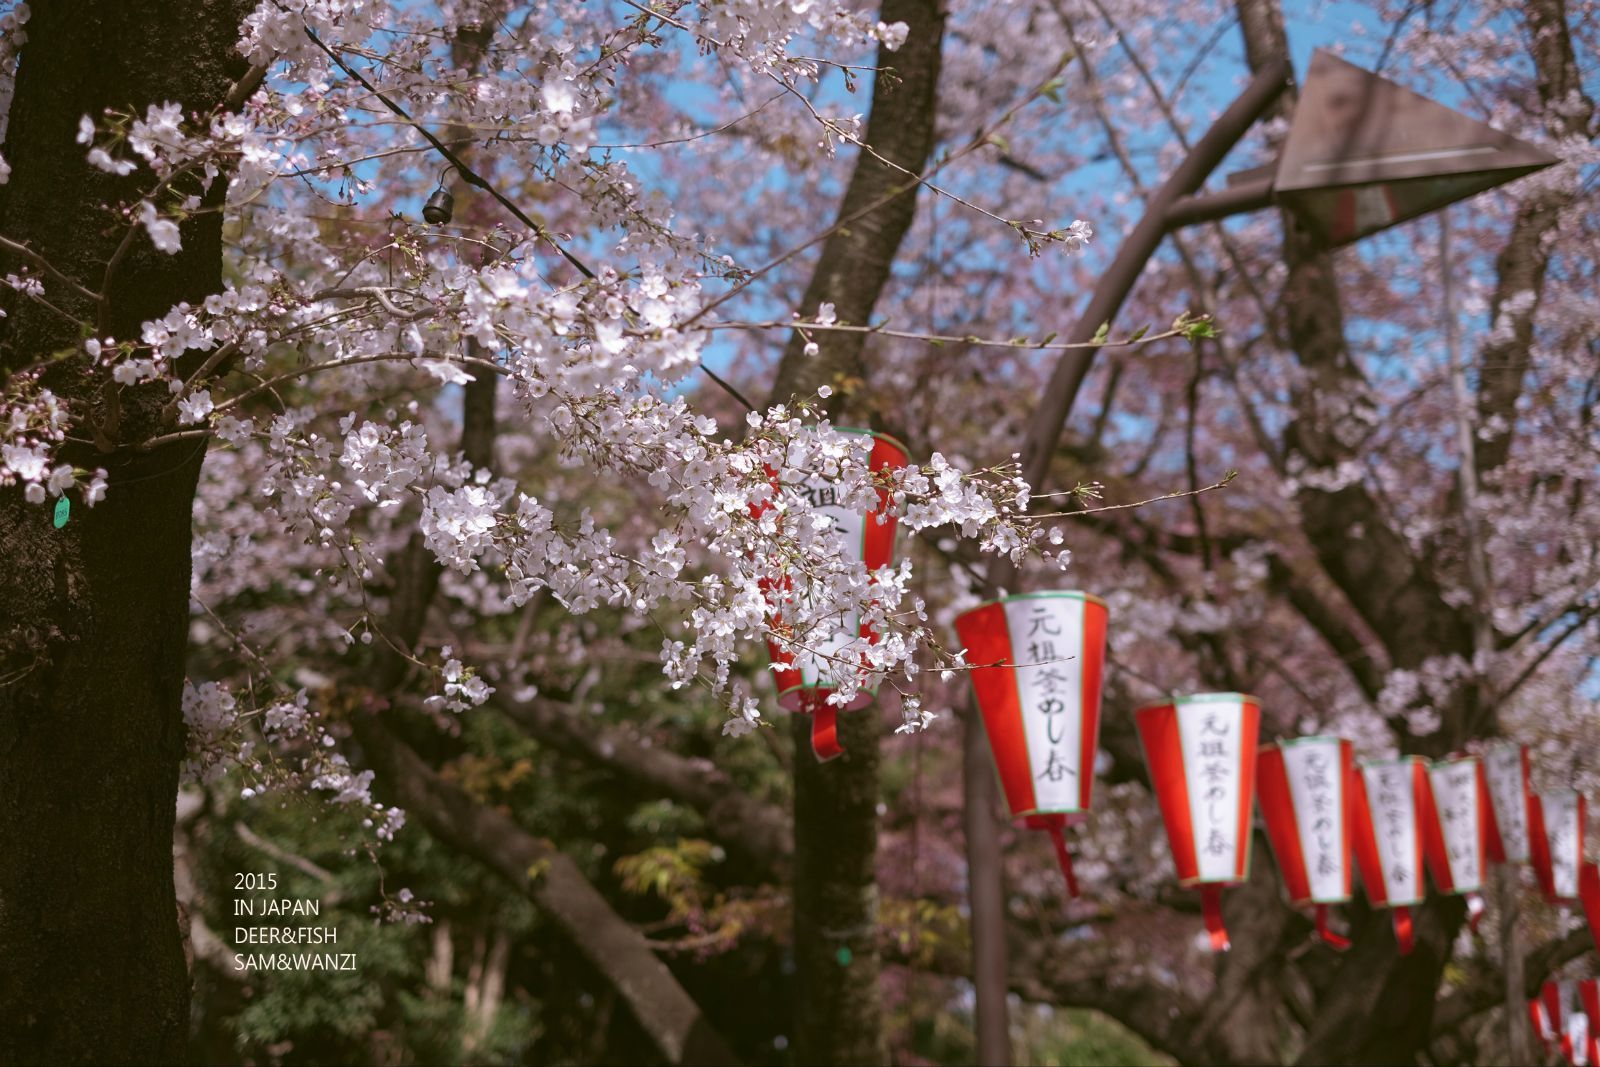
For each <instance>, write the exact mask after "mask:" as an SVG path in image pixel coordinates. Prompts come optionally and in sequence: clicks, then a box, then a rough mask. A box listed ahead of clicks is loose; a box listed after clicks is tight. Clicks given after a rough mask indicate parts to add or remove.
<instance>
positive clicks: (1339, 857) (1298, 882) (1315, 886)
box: [1256, 737, 1355, 949]
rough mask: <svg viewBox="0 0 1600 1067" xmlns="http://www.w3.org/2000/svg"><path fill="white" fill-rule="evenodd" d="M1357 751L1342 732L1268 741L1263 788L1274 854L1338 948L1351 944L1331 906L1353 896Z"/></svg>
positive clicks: (1292, 895)
mask: <svg viewBox="0 0 1600 1067" xmlns="http://www.w3.org/2000/svg"><path fill="white" fill-rule="evenodd" d="M1354 773H1355V755H1354V753H1353V751H1352V749H1351V746H1350V742H1348V741H1345V740H1342V739H1341V738H1337V737H1297V738H1293V739H1290V740H1284V741H1278V742H1275V743H1273V744H1270V745H1262V746H1261V750H1260V753H1259V755H1258V756H1257V758H1256V793H1257V799H1258V801H1259V803H1260V805H1261V817H1262V819H1263V820H1264V821H1265V822H1266V825H1267V838H1268V840H1270V841H1271V842H1272V854H1273V856H1274V857H1275V858H1276V859H1277V861H1278V869H1279V870H1280V871H1282V872H1283V884H1284V885H1285V886H1286V887H1287V888H1288V890H1289V900H1290V901H1291V902H1292V903H1293V904H1294V906H1295V907H1297V908H1300V907H1305V906H1306V905H1307V904H1311V905H1313V906H1314V907H1315V911H1316V921H1317V935H1318V936H1319V937H1321V938H1322V940H1324V941H1326V942H1327V943H1328V944H1330V945H1332V946H1333V947H1334V948H1338V949H1345V948H1349V947H1350V942H1349V941H1348V940H1346V939H1345V938H1343V937H1341V936H1339V935H1338V934H1336V933H1334V932H1333V931H1332V930H1331V929H1329V927H1328V906H1329V905H1330V904H1343V903H1344V902H1345V901H1347V900H1349V899H1350V880H1351V879H1350V870H1351V860H1350V834H1351V821H1352V820H1351V817H1350V816H1351V810H1350V806H1351V803H1352V801H1353V800H1354V793H1353V790H1352V789H1351V788H1350V778H1351V775H1353V774H1354Z"/></svg>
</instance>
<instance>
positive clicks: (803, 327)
mask: <svg viewBox="0 0 1600 1067" xmlns="http://www.w3.org/2000/svg"><path fill="white" fill-rule="evenodd" d="M1210 321H1211V317H1210V316H1209V315H1201V316H1199V317H1197V318H1193V319H1185V320H1183V324H1182V325H1180V326H1175V327H1173V328H1172V329H1169V330H1164V331H1162V332H1161V333H1153V334H1146V333H1138V334H1131V335H1129V336H1127V337H1123V338H1115V339H1112V338H1105V339H1099V340H1094V341H1082V342H1068V341H1055V340H1053V338H1054V337H1055V336H1056V335H1055V334H1053V333H1052V334H1049V335H1047V336H1046V337H1044V338H1043V339H1042V340H1034V339H1033V338H1031V337H1011V338H1005V339H1001V338H995V337H979V336H977V335H976V334H945V333H922V332H919V331H916V330H896V329H891V328H890V327H888V326H886V325H878V326H856V325H852V324H850V323H844V322H830V323H820V322H803V321H799V320H791V321H789V322H783V321H780V320H777V319H769V320H766V321H760V322H716V323H708V324H707V325H705V326H701V327H699V329H702V330H705V331H707V332H713V331H716V330H798V331H799V332H800V333H802V334H808V333H812V332H814V331H815V332H834V333H865V334H874V335H877V336H880V337H897V338H902V339H904V340H908V341H925V342H927V343H929V344H935V345H946V344H964V345H975V346H977V347H979V348H1021V349H1027V350H1029V351H1058V350H1062V349H1075V348H1128V347H1131V346H1133V345H1143V344H1150V343H1152V342H1154V341H1165V340H1169V339H1171V338H1174V337H1191V336H1193V332H1194V329H1195V326H1196V325H1197V324H1200V323H1209V322H1210ZM638 332H639V333H640V334H641V335H644V334H646V333H648V332H649V331H638Z"/></svg>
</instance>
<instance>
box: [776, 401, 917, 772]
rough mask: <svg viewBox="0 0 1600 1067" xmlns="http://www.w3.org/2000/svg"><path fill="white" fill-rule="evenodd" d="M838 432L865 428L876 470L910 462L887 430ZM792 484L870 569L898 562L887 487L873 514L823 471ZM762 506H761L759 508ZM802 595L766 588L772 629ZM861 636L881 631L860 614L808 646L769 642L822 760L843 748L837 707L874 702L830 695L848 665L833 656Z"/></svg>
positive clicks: (783, 688) (783, 700)
mask: <svg viewBox="0 0 1600 1067" xmlns="http://www.w3.org/2000/svg"><path fill="white" fill-rule="evenodd" d="M835 432H837V433H845V434H863V435H866V436H868V437H871V438H872V439H873V444H872V452H871V454H870V456H869V459H868V464H869V469H870V470H871V471H872V473H873V475H874V476H877V475H879V474H880V473H882V472H885V471H894V470H899V469H900V468H901V467H904V466H905V465H906V464H907V463H908V462H910V460H909V457H908V455H907V453H906V449H905V446H904V445H902V444H901V443H900V442H899V441H896V440H895V439H894V438H892V437H889V436H887V435H885V434H881V433H877V432H876V431H873V430H857V429H849V428H845V427H836V428H835ZM791 490H792V491H794V492H797V493H799V494H800V495H802V496H804V497H806V499H807V500H808V501H809V502H810V503H811V505H812V507H813V508H814V509H815V510H817V511H819V512H821V513H823V514H825V515H827V516H828V517H829V518H831V519H833V522H834V526H835V527H836V528H837V529H838V531H839V533H840V534H841V535H843V540H844V551H845V553H846V555H847V556H848V557H849V558H850V559H852V560H855V561H857V562H860V563H864V564H865V565H866V567H867V570H868V571H876V570H878V569H879V568H880V567H887V566H890V565H891V564H893V563H894V548H895V530H896V528H897V527H898V525H899V522H898V520H897V519H896V518H895V517H894V515H893V514H892V513H891V512H889V510H888V508H889V498H888V493H886V492H885V491H883V490H881V489H880V490H879V491H878V507H877V508H876V509H875V510H874V511H872V512H871V513H870V514H867V515H863V514H861V513H860V512H859V511H854V510H851V509H849V508H845V507H841V506H839V504H838V503H837V500H838V498H839V494H838V485H837V483H836V482H835V481H833V480H830V479H828V478H824V477H822V476H821V475H811V476H810V477H808V478H807V479H806V480H805V481H804V482H803V483H802V484H800V485H798V486H794V487H791ZM763 510H765V509H764V508H757V513H758V514H759V513H760V512H761V511H763ZM804 595H805V593H804V590H793V589H790V588H788V587H787V585H786V586H785V588H784V589H783V590H782V591H781V592H780V591H779V590H777V589H769V590H768V596H769V598H770V599H771V600H772V601H773V602H774V612H773V619H772V625H773V628H774V629H777V628H779V627H781V626H782V625H783V610H782V602H783V600H785V599H793V598H800V597H803V596H804ZM858 638H864V639H866V640H867V641H869V642H873V643H875V642H876V641H877V640H878V635H877V634H876V633H874V632H873V630H872V628H871V627H870V626H868V625H867V624H866V623H864V622H861V621H860V619H859V617H857V616H850V617H848V618H844V619H841V620H840V621H839V626H838V628H837V629H836V630H835V631H834V632H833V633H832V634H830V635H829V636H827V637H826V638H824V639H822V640H821V641H820V642H819V643H818V644H816V645H813V646H811V647H808V648H805V649H797V650H794V651H785V650H783V649H781V648H779V647H778V645H777V643H776V642H774V641H770V640H769V641H768V642H767V653H768V655H769V656H770V657H771V658H772V662H773V663H774V664H776V665H777V666H776V667H775V669H774V671H773V676H774V679H775V681H776V682H777V686H778V703H779V704H780V705H781V706H782V707H784V708H787V709H788V710H789V711H797V712H801V713H802V714H806V715H810V716H811V718H812V725H811V749H812V751H813V752H815V753H816V756H817V758H818V759H820V760H830V759H833V758H834V757H835V756H838V755H839V754H840V753H841V752H842V751H843V749H841V748H840V747H839V733H838V713H839V711H841V710H843V711H857V710H859V709H861V708H864V707H866V706H867V705H869V704H871V703H872V701H873V698H874V697H875V696H876V693H875V692H873V691H870V690H866V689H862V690H860V691H859V692H857V694H856V696H855V699H853V700H851V701H850V703H849V704H847V705H845V706H844V707H843V708H842V709H841V708H840V707H839V706H838V705H836V704H832V703H829V701H828V697H829V696H830V695H831V694H832V693H833V692H834V689H835V685H836V682H835V679H837V678H838V677H839V676H840V672H841V671H847V670H849V669H850V668H849V667H848V666H847V665H845V664H843V663H840V662H838V661H837V660H836V659H833V658H830V657H839V656H841V654H842V653H844V652H845V651H846V650H847V649H848V647H849V646H850V644H851V643H852V642H853V641H855V640H856V639H858Z"/></svg>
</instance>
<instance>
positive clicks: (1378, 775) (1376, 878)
mask: <svg viewBox="0 0 1600 1067" xmlns="http://www.w3.org/2000/svg"><path fill="white" fill-rule="evenodd" d="M1355 782H1356V797H1357V803H1356V834H1355V852H1356V862H1357V863H1358V864H1359V865H1360V867H1361V882H1362V884H1363V885H1364V886H1365V887H1366V890H1367V899H1368V900H1369V901H1371V903H1372V905H1373V907H1378V908H1393V909H1394V932H1395V938H1396V940H1398V941H1399V943H1400V952H1401V954H1402V955H1404V954H1406V953H1409V952H1410V951H1411V948H1412V936H1411V911H1410V909H1411V906H1412V905H1415V904H1420V903H1422V901H1423V898H1424V896H1425V894H1426V889H1425V887H1424V885H1423V875H1422V864H1423V859H1422V853H1423V841H1424V836H1425V834H1426V831H1425V830H1424V823H1425V819H1426V818H1428V817H1429V816H1428V813H1429V812H1430V811H1431V810H1432V807H1433V798H1432V795H1431V791H1430V790H1429V788H1428V769H1427V765H1426V764H1425V763H1424V762H1423V760H1422V757H1421V756H1402V757H1400V758H1399V759H1392V760H1368V761H1364V762H1363V763H1362V765H1361V768H1360V770H1359V772H1358V773H1357V774H1356V779H1355Z"/></svg>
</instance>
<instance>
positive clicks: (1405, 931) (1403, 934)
mask: <svg viewBox="0 0 1600 1067" xmlns="http://www.w3.org/2000/svg"><path fill="white" fill-rule="evenodd" d="M1394 936H1395V940H1396V941H1399V942H1400V955H1402V956H1409V955H1411V950H1412V949H1413V948H1415V947H1416V940H1415V939H1414V938H1413V937H1412V935H1411V909H1410V908H1407V907H1399V908H1396V909H1394Z"/></svg>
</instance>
